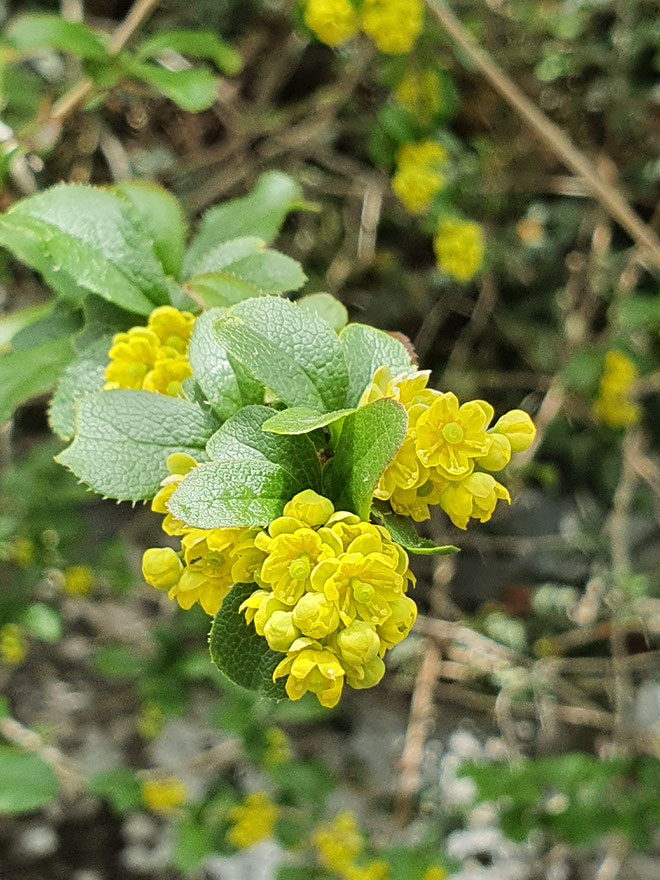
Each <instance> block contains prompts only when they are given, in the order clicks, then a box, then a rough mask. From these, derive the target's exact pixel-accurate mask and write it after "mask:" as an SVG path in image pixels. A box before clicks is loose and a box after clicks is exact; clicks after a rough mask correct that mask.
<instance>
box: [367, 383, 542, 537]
mask: <svg viewBox="0 0 660 880" xmlns="http://www.w3.org/2000/svg"><path fill="white" fill-rule="evenodd" d="M429 375H430V373H429V371H428V370H420V371H417V372H413V373H408V374H404V375H402V376H397V377H395V378H392V375H391V373H390V370H389V369H388V368H387V367H380V369H378V370H377V371H376V373H375V374H374V377H373V380H372V382H371V384H370V385H369V387H368V388H367V389H366V390H365V392H364V394H363V395H362V398H361V400H360V406H364V405H366V404H367V403H371V402H372V401H374V400H380V399H381V398H384V397H389V398H392V399H394V400H396V401H398V402H399V403H400V404H401V405H402V406H403V407H404V408H405V410H406V412H407V413H408V430H407V433H406V437H405V440H404V441H403V444H402V446H401V448H400V449H399V451H398V452H397V454H396V456H395V457H394V459H393V460H392V461H391V462H390V464H389V465H388V467H387V468H386V470H385V472H384V473H383V475H382V476H381V478H380V480H379V482H378V485H377V487H376V490H375V492H374V495H375V497H376V498H379V499H381V500H383V501H389V502H390V504H391V505H392V509H393V510H394V511H395V512H396V513H399V514H403V515H404V516H410V517H412V518H413V519H414V520H415V521H416V522H421V521H422V520H425V519H428V518H429V516H430V513H429V507H430V506H432V505H436V504H437V505H439V506H440V507H441V508H442V509H443V510H444V511H445V513H446V514H447V515H448V516H449V518H450V519H451V521H452V522H453V523H454V525H456V526H458V527H459V528H460V529H465V528H466V527H467V524H468V522H469V520H470V519H471V518H474V519H479V520H480V521H481V522H487V521H488V520H489V519H490V518H491V516H492V515H493V512H494V510H495V507H496V505H497V502H498V501H499V500H504V501H507V502H508V503H510V497H509V493H508V492H507V490H506V489H505V488H504V486H502V485H501V484H500V483H498V482H497V481H496V480H495V478H494V477H493V476H491V474H490V473H487V471H492V472H497V471H501V470H502V469H503V468H505V467H506V465H507V464H508V463H509V461H510V460H511V456H512V454H513V453H516V452H523V451H524V450H525V449H528V448H529V446H530V445H531V443H532V441H533V440H534V436H535V433H536V430H535V428H534V424H533V422H532V420H531V418H530V417H529V416H528V415H527V413H526V412H523V411H522V410H519V409H514V410H511V411H510V412H508V413H506V414H505V415H503V416H502V417H501V418H500V419H499V420H498V421H497V422H496V423H495V425H493V427H492V428H489V425H490V423H491V421H492V419H493V415H494V410H493V407H492V406H491V405H490V404H489V403H487V402H486V401H485V400H470V401H468V402H467V403H464V404H462V405H461V404H459V401H458V399H457V398H456V396H455V395H454V394H452V393H451V392H446V393H443V392H440V391H436V390H434V389H432V388H427V383H428V380H429ZM476 467H478V468H480V470H476V469H475V468H476Z"/></svg>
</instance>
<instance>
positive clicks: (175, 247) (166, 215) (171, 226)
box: [112, 180, 186, 278]
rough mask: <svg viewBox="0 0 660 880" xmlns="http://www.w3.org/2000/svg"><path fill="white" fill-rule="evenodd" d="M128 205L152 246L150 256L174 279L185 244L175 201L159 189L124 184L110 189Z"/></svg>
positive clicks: (142, 183) (182, 219) (136, 183)
mask: <svg viewBox="0 0 660 880" xmlns="http://www.w3.org/2000/svg"><path fill="white" fill-rule="evenodd" d="M112 191H113V192H115V193H117V195H118V196H121V198H123V199H126V201H127V202H129V203H130V205H131V207H132V209H133V211H134V212H135V216H136V217H137V219H138V222H139V224H140V226H141V227H142V229H144V230H145V232H147V233H148V234H149V237H150V238H151V239H152V240H153V243H154V253H155V254H156V257H157V258H158V259H159V260H160V263H161V265H162V267H163V269H164V270H165V272H166V273H167V274H168V275H171V276H172V277H173V278H178V276H179V272H180V271H181V264H182V263H183V251H184V249H185V244H186V220H185V217H184V216H183V210H182V209H181V205H180V204H179V202H178V201H177V200H176V199H175V198H174V196H173V195H171V194H170V193H169V192H167V190H165V189H163V187H162V186H158V185H157V184H155V183H146V182H145V181H135V180H131V181H126V182H124V183H119V184H117V186H114V187H113V188H112Z"/></svg>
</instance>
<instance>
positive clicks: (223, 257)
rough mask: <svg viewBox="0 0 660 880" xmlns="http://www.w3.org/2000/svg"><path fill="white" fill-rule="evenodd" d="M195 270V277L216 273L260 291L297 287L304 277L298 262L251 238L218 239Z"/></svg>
mask: <svg viewBox="0 0 660 880" xmlns="http://www.w3.org/2000/svg"><path fill="white" fill-rule="evenodd" d="M195 270H196V272H195V274H196V276H197V275H209V274H215V273H220V274H221V275H222V276H224V277H227V276H228V277H229V278H235V279H236V280H237V281H238V282H241V283H243V284H248V285H250V287H253V288H255V289H256V290H258V291H260V292H261V293H283V292H286V291H289V290H298V288H299V287H302V286H303V284H304V283H305V281H306V280H307V279H306V276H305V273H304V272H303V270H302V267H301V266H300V263H297V262H296V261H295V260H292V259H291V257H287V256H286V255H285V254H280V253H278V252H277V251H273V250H268V249H267V248H266V247H265V245H264V243H263V241H261V239H259V238H254V237H245V238H235V239H232V240H231V241H225V242H221V243H220V244H218V245H216V247H214V248H212V249H211V250H209V251H208V252H207V253H206V254H205V255H204V257H203V258H202V259H200V260H199V261H198V263H197V264H196V266H195ZM194 280H195V279H194V278H192V279H190V282H193V281H194ZM190 282H189V283H190Z"/></svg>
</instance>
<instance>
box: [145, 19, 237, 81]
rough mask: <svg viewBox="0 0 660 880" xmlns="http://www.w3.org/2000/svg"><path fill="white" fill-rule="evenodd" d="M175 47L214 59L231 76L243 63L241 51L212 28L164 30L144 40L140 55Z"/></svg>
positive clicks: (180, 50)
mask: <svg viewBox="0 0 660 880" xmlns="http://www.w3.org/2000/svg"><path fill="white" fill-rule="evenodd" d="M172 51H174V52H180V53H181V54H182V55H187V56H188V57H190V58H202V59H204V60H205V61H212V62H213V64H215V66H216V67H217V68H218V70H219V71H220V72H221V73H226V74H227V75H228V76H234V75H235V74H237V73H238V72H239V71H240V69H241V67H242V61H241V56H240V55H239V53H238V52H237V51H236V50H235V49H234V48H233V47H232V46H230V45H229V44H228V43H225V41H224V40H221V39H220V38H219V37H218V36H217V35H216V34H214V33H212V32H211V31H199V30H194V31H192V30H175V31H171V30H168V31H163V32H162V33H160V34H156V35H155V36H153V37H149V38H148V39H147V40H144V41H143V42H142V43H141V44H140V46H139V48H138V57H140V58H153V57H154V56H157V55H159V54H161V53H162V52H172Z"/></svg>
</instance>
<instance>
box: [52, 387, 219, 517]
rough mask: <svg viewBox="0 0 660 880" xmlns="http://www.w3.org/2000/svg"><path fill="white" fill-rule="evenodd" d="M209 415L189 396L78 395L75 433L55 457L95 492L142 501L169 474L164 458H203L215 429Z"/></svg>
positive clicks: (124, 392) (119, 391)
mask: <svg viewBox="0 0 660 880" xmlns="http://www.w3.org/2000/svg"><path fill="white" fill-rule="evenodd" d="M212 430H213V429H212V425H211V423H210V421H209V418H208V416H207V415H206V414H205V413H204V412H203V411H202V410H201V409H200V408H199V407H198V406H195V405H194V404H192V403H189V402H188V401H186V400H181V399H179V398H173V397H165V396H164V395H162V394H154V393H152V392H149V391H127V390H123V389H117V390H113V391H99V392H96V393H94V394H88V395H86V396H85V397H81V398H80V399H79V400H78V404H77V406H76V436H75V439H74V441H73V443H72V444H71V445H70V446H68V447H67V448H66V449H65V450H64V451H63V452H61V453H60V455H59V456H58V457H57V461H59V462H60V464H63V465H64V466H65V467H68V468H69V469H70V470H72V471H73V473H74V474H75V475H76V476H77V477H78V479H80V480H82V481H83V483H86V484H87V485H88V486H90V487H91V488H92V489H94V490H95V491H96V492H99V493H100V494H101V495H105V496H107V497H109V498H115V499H117V500H118V501H143V500H146V499H149V498H153V496H154V495H155V494H156V492H157V491H158V488H159V487H160V484H161V481H162V480H163V479H165V477H166V476H167V467H166V464H165V463H166V460H167V457H168V455H170V454H171V453H173V452H186V453H188V454H189V455H192V456H193V458H196V459H197V460H199V459H200V458H201V457H203V456H204V452H203V450H204V447H205V445H206V441H207V440H208V438H209V436H210V435H211V433H212Z"/></svg>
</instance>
